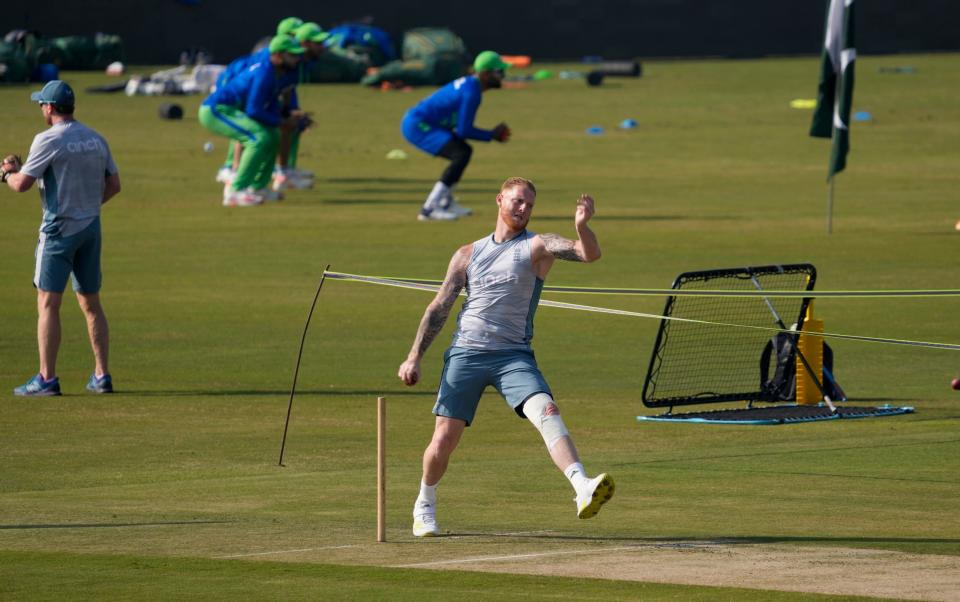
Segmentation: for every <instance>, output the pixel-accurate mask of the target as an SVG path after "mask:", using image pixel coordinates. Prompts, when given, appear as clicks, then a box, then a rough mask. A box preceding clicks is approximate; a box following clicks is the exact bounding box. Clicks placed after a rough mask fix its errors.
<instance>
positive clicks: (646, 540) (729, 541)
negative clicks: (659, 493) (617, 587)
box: [441, 532, 960, 547]
mask: <svg viewBox="0 0 960 602" xmlns="http://www.w3.org/2000/svg"><path fill="white" fill-rule="evenodd" d="M441 537H448V538H452V537H471V538H478V539H480V538H490V539H496V540H501V539H521V540H528V539H529V540H543V541H553V540H555V541H583V542H596V543H604V542H610V543H617V544H629V543H635V544H637V545H638V546H656V547H696V546H723V545H756V544H775V543H824V544H828V543H829V544H838V543H849V544H890V545H892V544H931V545H934V544H955V545H960V539H951V538H941V537H879V536H878V537H826V536H816V535H809V536H797V535H748V536H739V537H727V536H723V535H716V536H709V537H627V536H618V535H609V536H602V537H597V536H588V535H564V534H562V533H561V534H551V533H477V532H463V533H454V532H451V533H446V534H444V535H442V536H441Z"/></svg>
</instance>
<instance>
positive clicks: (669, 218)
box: [531, 213, 737, 222]
mask: <svg viewBox="0 0 960 602" xmlns="http://www.w3.org/2000/svg"><path fill="white" fill-rule="evenodd" d="M572 219H573V213H571V214H570V215H538V214H536V213H534V214H533V217H532V218H531V220H532V221H535V222H536V221H564V222H566V221H571V220H572ZM593 219H594V220H597V221H605V222H679V221H687V220H699V221H704V220H710V221H730V220H735V219H737V218H735V217H725V216H719V215H717V216H704V215H697V216H690V215H596V216H594V217H593Z"/></svg>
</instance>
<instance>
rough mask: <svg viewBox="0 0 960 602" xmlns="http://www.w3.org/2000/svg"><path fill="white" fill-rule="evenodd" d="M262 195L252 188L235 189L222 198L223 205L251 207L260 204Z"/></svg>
mask: <svg viewBox="0 0 960 602" xmlns="http://www.w3.org/2000/svg"><path fill="white" fill-rule="evenodd" d="M262 204H263V197H262V196H259V195H257V194H256V193H254V192H253V191H252V190H249V189H247V190H235V191H233V192H231V193H230V194H229V195H227V196H225V197H224V198H223V206H224V207H253V206H254V205H262Z"/></svg>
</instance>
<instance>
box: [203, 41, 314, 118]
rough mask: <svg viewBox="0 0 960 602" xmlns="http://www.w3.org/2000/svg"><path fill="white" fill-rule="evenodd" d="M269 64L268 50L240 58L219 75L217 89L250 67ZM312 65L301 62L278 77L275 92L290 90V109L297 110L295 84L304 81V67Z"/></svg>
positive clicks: (264, 49)
mask: <svg viewBox="0 0 960 602" xmlns="http://www.w3.org/2000/svg"><path fill="white" fill-rule="evenodd" d="M269 62H270V49H269V48H261V49H260V50H258V51H256V52H254V53H252V54H248V55H246V56H241V57H240V58H238V59H235V60H233V61H231V62H230V64H229V65H227V68H226V69H224V70H223V73H221V74H220V77H218V78H217V88H221V87H223V86H225V85H227V82H229V81H230V80H231V79H233V78H235V77H237V76H238V75H240V74H242V73H243V72H244V71H247V70H248V69H250V67H252V66H254V65H256V64H258V63H269ZM311 63H312V61H311V62H310V63H308V62H306V61H301V62H300V64H299V65H298V66H297V68H296V69H294V70H293V71H290V72H288V73H284V74H283V75H281V76H280V81H278V82H277V90H278V91H279V92H280V93H281V94H283V93H284V92H285V91H286V90H287V89H288V88H289V89H290V99H289V102H288V104H287V106H288V107H289V108H291V109H295V110H296V109H299V108H300V101H299V100H298V99H297V84H300V83H303V81H304V79H305V75H304V68H305V67H304V66H305V65H306V67H307V68H309V65H310V64H311Z"/></svg>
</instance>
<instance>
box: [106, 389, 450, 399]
mask: <svg viewBox="0 0 960 602" xmlns="http://www.w3.org/2000/svg"><path fill="white" fill-rule="evenodd" d="M122 394H125V395H139V396H141V397H266V396H269V397H275V396H278V395H283V396H285V397H289V396H290V389H282V390H281V389H246V390H192V391H189V390H188V391H137V390H129V389H128V390H124V391H123V393H122ZM296 394H297V396H298V397H299V396H303V395H325V396H331V395H343V396H354V395H356V396H364V397H378V396H380V397H399V396H401V395H402V396H409V397H416V396H418V395H419V396H427V397H433V396H434V395H436V392H430V391H413V390H409V389H396V390H381V391H371V390H362V389H351V390H345V389H306V390H301V389H297V392H296ZM114 395H118V396H119V395H121V393H114Z"/></svg>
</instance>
